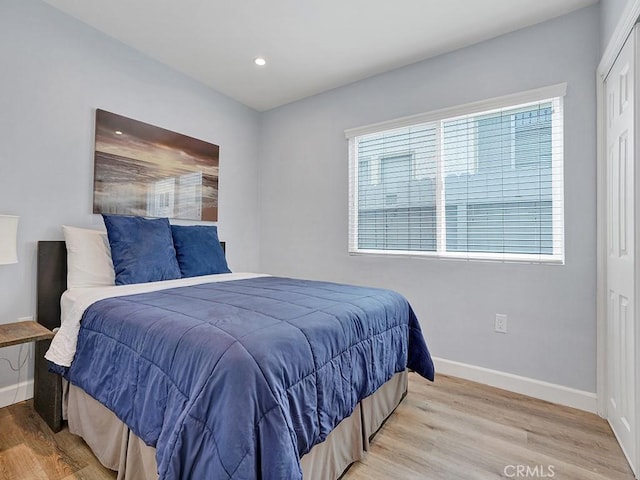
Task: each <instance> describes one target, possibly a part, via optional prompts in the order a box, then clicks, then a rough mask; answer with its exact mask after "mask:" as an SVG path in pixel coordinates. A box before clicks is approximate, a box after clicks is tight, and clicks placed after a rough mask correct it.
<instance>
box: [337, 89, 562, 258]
mask: <svg viewBox="0 0 640 480" xmlns="http://www.w3.org/2000/svg"><path fill="white" fill-rule="evenodd" d="M566 91H567V84H566V83H560V84H556V85H551V86H548V87H542V88H538V89H534V90H528V91H525V92H520V93H515V94H510V95H504V96H501V97H496V98H492V99H488V100H482V101H478V102H473V103H468V104H464V105H458V106H455V107H450V108H444V109H439V110H435V111H431V112H427V113H422V114H418V115H411V116H408V117H403V118H399V119H395V120H390V121H386V122H380V123H376V124H372V125H367V126H363V127H357V128H352V129H348V130H345V137H346V138H347V140H348V153H349V156H348V158H349V216H348V222H349V225H348V227H349V228H348V232H349V243H348V252H349V254H350V255H375V256H394V257H397V256H405V257H407V256H408V257H416V258H434V257H435V258H443V259H454V260H480V261H494V262H496V261H497V262H525V263H545V264H547V263H548V264H564V261H565V238H564V224H565V223H564V105H563V103H564V96H565V95H566ZM545 101H548V102H550V103H552V105H553V110H552V112H553V113H552V115H553V117H554V118H553V119H552V122H551V125H552V133H551V135H552V138H559V139H561V140H560V141H559V142H555V141H554V142H552V152H551V157H552V160H551V162H552V169H551V171H552V192H553V197H552V231H553V234H552V239H553V243H552V244H553V253H552V254H541V253H540V254H537V253H534V254H523V253H489V252H455V251H447V250H446V243H447V242H446V231H447V230H446V228H447V226H446V221H447V219H446V215H445V210H446V202H445V188H444V178H443V177H444V172H445V169H444V156H443V155H442V143H443V142H442V138H441V137H442V128H443V127H442V125H443V123H444V122H445V121H452V120H455V119H456V118H461V117H468V116H473V115H476V114H479V113H482V114H490V113H491V112H493V111H499V110H502V109H505V108H510V107H524V106H526V105H527V104H537V103H543V102H545ZM558 115H561V117H560V118H558ZM421 124H437V128H436V152H438V154H437V168H436V179H435V181H436V192H435V194H436V251H421V250H382V249H363V248H359V247H358V238H359V237H358V205H359V199H358V185H359V179H358V166H359V164H358V145H357V143H358V142H357V140H358V138H359V137H362V136H365V135H371V134H376V133H381V132H388V131H393V130H397V129H402V128H406V127H410V126H417V125H421ZM514 135H515V127H514V128H512V137H513V136H514ZM513 141H515V140H513ZM476 148H477V145H476ZM407 150H409V149H407ZM390 156H391V155H390ZM392 156H396V154H395V153H394V154H393V155H392ZM369 160H371V159H369ZM512 162H514V163H515V158H513V159H512ZM414 163H415V162H414V161H413V160H412V166H411V171H412V175H413V172H414V168H415V165H414ZM370 165H371V164H370ZM475 167H476V169H478V168H479V166H478V165H476V166H475ZM512 167H513V165H512Z"/></svg>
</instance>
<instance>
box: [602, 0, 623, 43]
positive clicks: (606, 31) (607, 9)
mask: <svg viewBox="0 0 640 480" xmlns="http://www.w3.org/2000/svg"><path fill="white" fill-rule="evenodd" d="M629 1H630V0H600V53H604V50H605V49H606V48H607V45H608V43H609V40H611V36H612V35H613V31H614V30H615V28H616V25H618V22H619V21H620V18H621V17H622V12H623V11H624V9H625V8H626V6H627V3H629Z"/></svg>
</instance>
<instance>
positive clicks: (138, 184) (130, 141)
mask: <svg viewBox="0 0 640 480" xmlns="http://www.w3.org/2000/svg"><path fill="white" fill-rule="evenodd" d="M219 153H220V147H218V145H214V144H212V143H207V142H204V141H202V140H198V139H195V138H192V137H188V136H186V135H182V134H180V133H176V132H172V131H169V130H165V129H164V128H160V127H155V126H153V125H149V124H147V123H143V122H139V121H137V120H132V119H130V118H126V117H123V116H121V115H116V114H115V113H110V112H106V111H104V110H99V109H98V110H96V137H95V158H94V181H93V212H94V213H109V214H121V215H138V216H143V217H168V218H179V219H184V220H207V221H217V219H218V168H219Z"/></svg>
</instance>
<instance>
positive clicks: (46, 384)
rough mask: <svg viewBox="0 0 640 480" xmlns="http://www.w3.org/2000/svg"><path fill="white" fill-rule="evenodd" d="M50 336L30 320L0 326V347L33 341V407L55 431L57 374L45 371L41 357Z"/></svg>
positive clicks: (58, 410)
mask: <svg viewBox="0 0 640 480" xmlns="http://www.w3.org/2000/svg"><path fill="white" fill-rule="evenodd" d="M53 336H54V333H53V332H52V331H51V330H49V329H48V328H47V327H45V326H44V325H41V324H39V323H38V322H34V321H28V322H14V323H5V324H4V325H0V348H2V347H9V346H11V345H19V344H21V343H27V342H36V348H35V372H34V379H33V407H34V408H35V410H36V411H37V412H38V413H39V414H40V416H41V417H42V418H43V419H44V420H45V422H47V424H48V425H49V427H51V429H52V430H53V431H54V432H57V431H59V430H60V429H61V428H62V383H61V380H60V377H59V376H58V375H55V374H53V373H50V372H48V371H47V365H46V361H44V354H45V352H46V351H47V350H48V349H49V345H50V344H51V339H52V338H53ZM41 357H42V358H41ZM40 358H41V359H40Z"/></svg>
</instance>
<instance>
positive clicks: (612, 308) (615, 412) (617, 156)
mask: <svg viewBox="0 0 640 480" xmlns="http://www.w3.org/2000/svg"><path fill="white" fill-rule="evenodd" d="M637 36H638V32H637V27H636V28H635V29H634V30H633V32H632V33H631V35H630V36H629V38H628V39H627V42H626V44H625V46H624V47H623V49H622V51H621V52H620V55H619V56H618V58H617V60H616V62H615V63H614V65H613V68H612V69H611V71H610V73H609V75H608V76H607V78H606V80H605V92H606V100H605V102H606V112H607V122H606V139H607V140H606V142H607V173H606V175H607V183H606V185H607V195H606V199H607V200H606V201H607V210H606V212H607V213H606V218H607V221H606V231H607V282H606V285H607V417H608V420H609V423H610V424H611V428H613V431H614V432H615V434H616V436H617V437H618V441H619V442H620V445H621V446H622V449H623V450H624V452H625V454H626V456H627V459H628V460H629V463H630V464H631V468H632V469H633V470H634V472H635V473H636V474H637V473H638V470H637V466H638V464H637V460H638V459H637V455H638V448H637V442H638V438H637V425H636V414H637V412H636V410H637V406H636V365H635V355H636V352H635V349H636V331H635V318H636V307H635V300H636V298H635V297H636V295H635V271H636V266H635V240H636V235H635V232H634V230H635V221H634V218H635V211H634V210H635V208H634V207H635V205H634V204H635V201H634V200H635V188H634V187H635V181H634V175H635V174H634V160H635V139H634V136H635V134H634V132H635V125H634V121H635V118H634V111H635V104H634V102H635V95H634V94H635V78H634V77H635V75H634V73H635V71H634V69H635V63H636V62H635V56H636V39H637Z"/></svg>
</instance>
